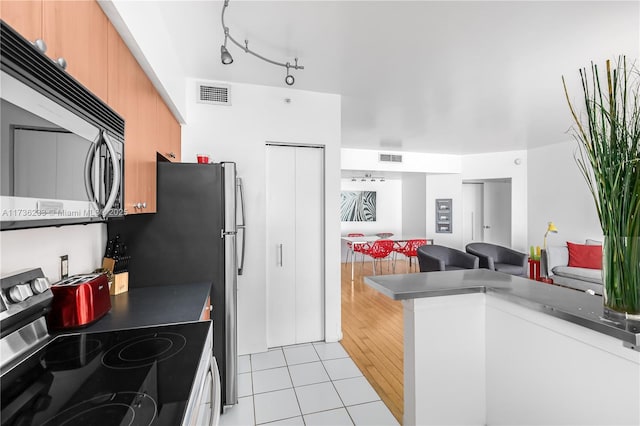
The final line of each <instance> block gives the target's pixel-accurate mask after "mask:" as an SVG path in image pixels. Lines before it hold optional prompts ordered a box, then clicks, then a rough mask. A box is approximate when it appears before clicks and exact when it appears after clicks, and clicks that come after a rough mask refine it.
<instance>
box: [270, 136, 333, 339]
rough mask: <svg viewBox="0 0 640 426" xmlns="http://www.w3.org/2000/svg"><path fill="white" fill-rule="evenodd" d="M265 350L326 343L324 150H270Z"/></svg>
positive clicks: (290, 148)
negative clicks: (297, 344) (319, 341)
mask: <svg viewBox="0 0 640 426" xmlns="http://www.w3.org/2000/svg"><path fill="white" fill-rule="evenodd" d="M266 149H267V170H266V175H267V178H266V185H267V188H266V189H267V190H266V194H267V203H266V204H267V247H266V253H265V257H266V260H267V266H266V268H267V345H268V346H269V347H274V346H282V345H290V344H296V343H304V342H312V341H317V340H322V339H324V273H323V271H324V246H323V241H324V226H323V224H324V186H323V182H324V178H323V170H324V150H323V149H321V148H314V147H300V146H281V145H267V148H266Z"/></svg>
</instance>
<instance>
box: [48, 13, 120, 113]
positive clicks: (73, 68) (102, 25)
mask: <svg viewBox="0 0 640 426" xmlns="http://www.w3.org/2000/svg"><path fill="white" fill-rule="evenodd" d="M108 24H109V20H108V19H107V17H106V15H105V14H104V12H103V11H102V9H101V8H100V6H99V5H98V3H97V2H95V1H44V2H43V3H42V38H43V39H44V41H45V43H47V46H48V50H47V55H48V56H49V57H50V58H52V59H54V60H56V59H57V58H60V57H61V58H64V59H65V60H66V61H67V72H68V73H69V74H71V75H72V76H74V77H75V78H76V79H77V80H78V81H79V82H80V83H82V84H83V85H85V86H86V87H87V88H88V89H89V90H91V91H92V92H93V93H94V94H95V95H96V96H98V97H100V98H101V99H102V100H104V101H106V100H107V33H108V31H107V28H108Z"/></svg>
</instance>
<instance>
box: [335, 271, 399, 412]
mask: <svg viewBox="0 0 640 426" xmlns="http://www.w3.org/2000/svg"><path fill="white" fill-rule="evenodd" d="M407 270H408V263H407V262H406V261H401V260H398V262H397V263H396V273H406V272H407ZM378 273H379V269H378ZM390 273H392V270H389V271H387V263H386V262H383V274H390ZM367 275H373V269H372V263H371V262H368V263H367V262H365V263H364V266H362V267H361V263H360V262H356V268H355V276H354V280H353V282H352V281H351V263H343V264H342V332H343V334H344V337H343V339H342V341H341V343H342V345H343V346H344V348H345V349H346V351H347V352H348V353H349V355H350V356H351V358H352V359H353V361H354V362H355V363H356V365H357V366H358V368H360V370H361V371H362V372H363V374H364V375H365V377H366V378H367V380H368V381H369V383H371V385H372V386H373V387H374V389H375V390H376V392H378V395H380V397H381V398H382V401H384V403H385V404H386V405H387V407H389V409H390V410H391V412H392V413H393V415H394V416H395V418H396V419H397V420H398V422H400V423H401V424H402V413H403V407H404V386H403V381H404V379H403V354H404V350H403V345H404V344H403V324H402V304H401V302H399V301H394V300H391V299H390V298H388V297H387V296H384V295H382V294H381V293H379V292H377V291H376V290H373V289H372V288H371V287H369V286H368V285H366V284H365V283H364V280H363V276H367Z"/></svg>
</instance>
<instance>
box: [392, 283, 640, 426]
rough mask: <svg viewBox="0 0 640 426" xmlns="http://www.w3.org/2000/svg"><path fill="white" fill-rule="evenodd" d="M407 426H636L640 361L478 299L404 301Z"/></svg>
mask: <svg viewBox="0 0 640 426" xmlns="http://www.w3.org/2000/svg"><path fill="white" fill-rule="evenodd" d="M403 305H404V333H405V355H404V380H405V390H404V394H405V407H404V422H403V423H404V424H405V425H598V426H602V425H640V352H638V351H637V350H634V349H632V348H630V347H628V346H624V345H623V342H622V341H621V340H620V339H617V338H614V337H611V336H608V335H605V334H602V333H599V332H597V331H593V330H591V329H589V328H586V327H582V326H580V325H577V324H573V323H571V322H568V321H564V320H562V319H560V318H556V317H553V316H550V315H548V314H545V313H542V312H539V311H537V310H535V309H530V308H529V307H526V306H521V305H519V304H515V303H512V302H510V301H507V300H504V299H501V298H499V297H497V296H496V295H493V294H487V293H472V294H460V295H446V296H441V297H424V298H416V299H408V300H403Z"/></svg>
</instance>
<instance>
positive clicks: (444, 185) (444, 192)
mask: <svg viewBox="0 0 640 426" xmlns="http://www.w3.org/2000/svg"><path fill="white" fill-rule="evenodd" d="M426 189H427V190H426V194H427V195H426V198H427V206H426V209H427V216H426V226H427V238H433V243H434V244H437V245H441V246H447V247H451V248H455V249H459V250H463V249H464V247H463V246H462V175H460V174H446V175H427V178H426ZM437 198H451V199H452V202H451V209H452V211H453V217H452V225H451V226H452V232H451V233H450V234H447V233H440V234H439V233H436V199H437Z"/></svg>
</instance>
